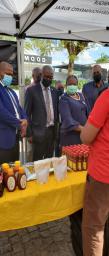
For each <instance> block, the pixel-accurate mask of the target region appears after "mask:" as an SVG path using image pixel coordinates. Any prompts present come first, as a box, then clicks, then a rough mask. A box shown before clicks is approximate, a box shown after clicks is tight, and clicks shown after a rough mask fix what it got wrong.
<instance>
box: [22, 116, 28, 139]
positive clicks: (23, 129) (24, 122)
mask: <svg viewBox="0 0 109 256" xmlns="http://www.w3.org/2000/svg"><path fill="white" fill-rule="evenodd" d="M27 125H28V122H27V120H26V119H21V120H20V132H21V137H22V138H23V137H25V136H26V129H27Z"/></svg>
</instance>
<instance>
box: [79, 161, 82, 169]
mask: <svg viewBox="0 0 109 256" xmlns="http://www.w3.org/2000/svg"><path fill="white" fill-rule="evenodd" d="M78 170H79V171H81V170H82V166H81V163H80V162H78Z"/></svg>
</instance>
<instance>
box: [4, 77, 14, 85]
mask: <svg viewBox="0 0 109 256" xmlns="http://www.w3.org/2000/svg"><path fill="white" fill-rule="evenodd" d="M2 83H3V85H4V86H10V85H11V83H12V76H11V75H4V77H3V79H2Z"/></svg>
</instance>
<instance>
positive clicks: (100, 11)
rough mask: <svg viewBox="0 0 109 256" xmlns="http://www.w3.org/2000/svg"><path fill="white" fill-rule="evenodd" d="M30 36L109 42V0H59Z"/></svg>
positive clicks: (31, 31)
mask: <svg viewBox="0 0 109 256" xmlns="http://www.w3.org/2000/svg"><path fill="white" fill-rule="evenodd" d="M27 36H32V37H45V38H57V39H58V38H59V39H71V40H88V41H94V42H109V1H108V0H104V1H103V0H102V1H100V0H58V1H57V2H56V3H55V4H54V5H53V6H52V7H51V8H50V9H49V10H48V11H47V12H46V13H45V14H44V15H43V16H42V17H41V18H40V19H39V20H38V21H37V23H35V24H34V25H33V26H32V27H31V28H29V29H28V31H27Z"/></svg>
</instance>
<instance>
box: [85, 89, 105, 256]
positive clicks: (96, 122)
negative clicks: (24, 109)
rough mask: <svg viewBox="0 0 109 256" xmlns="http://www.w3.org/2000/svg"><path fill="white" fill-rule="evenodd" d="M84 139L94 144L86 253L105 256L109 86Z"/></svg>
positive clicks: (88, 186) (87, 200)
mask: <svg viewBox="0 0 109 256" xmlns="http://www.w3.org/2000/svg"><path fill="white" fill-rule="evenodd" d="M81 140H82V141H83V143H85V144H89V145H90V146H91V149H90V154H89V161H88V175H87V182H86V191H85V199H84V209H83V226H82V228H83V255H84V256H102V252H103V240H104V239H103V238H104V226H105V223H106V220H107V218H108V214H109V89H107V90H105V91H104V92H103V93H102V94H101V95H100V96H99V98H98V99H97V101H96V103H95V105H94V108H93V110H92V112H91V113H90V115H89V118H88V121H87V123H86V125H85V126H84V127H83V129H82V132H81Z"/></svg>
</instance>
